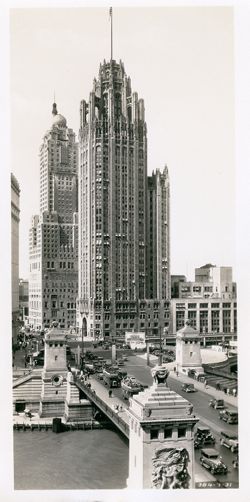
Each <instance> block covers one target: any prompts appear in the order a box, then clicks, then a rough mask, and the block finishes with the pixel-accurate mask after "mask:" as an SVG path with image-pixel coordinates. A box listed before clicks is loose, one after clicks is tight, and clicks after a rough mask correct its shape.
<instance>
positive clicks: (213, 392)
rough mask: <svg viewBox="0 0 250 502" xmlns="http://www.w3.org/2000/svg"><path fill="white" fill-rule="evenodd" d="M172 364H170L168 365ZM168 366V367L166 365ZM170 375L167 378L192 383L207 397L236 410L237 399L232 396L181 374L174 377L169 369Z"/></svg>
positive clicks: (173, 373)
mask: <svg viewBox="0 0 250 502" xmlns="http://www.w3.org/2000/svg"><path fill="white" fill-rule="evenodd" d="M170 364H172V363H170ZM166 366H168V365H166ZM169 369H170V373H169V376H170V377H171V378H174V379H175V380H180V381H181V382H182V383H193V384H194V386H195V388H196V389H197V390H201V391H202V392H205V393H206V394H208V396H209V397H210V398H211V399H213V398H215V399H223V400H224V402H225V403H227V404H228V405H230V406H235V407H236V408H237V407H238V398H237V397H234V396H232V395H231V394H229V395H228V394H225V393H224V392H223V391H222V390H217V389H215V388H214V387H210V386H209V385H206V387H205V384H204V383H202V382H198V381H197V380H194V379H193V378H190V377H188V376H186V375H183V374H182V373H179V376H177V375H176V373H175V372H174V371H173V368H169Z"/></svg>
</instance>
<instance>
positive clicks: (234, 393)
mask: <svg viewBox="0 0 250 502" xmlns="http://www.w3.org/2000/svg"><path fill="white" fill-rule="evenodd" d="M236 394H237V390H236V389H235V388H234V389H233V396H234V397H236Z"/></svg>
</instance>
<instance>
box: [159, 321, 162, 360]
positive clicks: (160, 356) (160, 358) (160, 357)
mask: <svg viewBox="0 0 250 502" xmlns="http://www.w3.org/2000/svg"><path fill="white" fill-rule="evenodd" d="M159 334H160V355H159V358H158V362H159V365H161V364H162V339H161V326H159Z"/></svg>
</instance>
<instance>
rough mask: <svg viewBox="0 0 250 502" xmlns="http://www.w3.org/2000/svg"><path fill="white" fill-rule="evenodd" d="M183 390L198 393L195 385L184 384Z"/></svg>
mask: <svg viewBox="0 0 250 502" xmlns="http://www.w3.org/2000/svg"><path fill="white" fill-rule="evenodd" d="M181 388H182V390H184V392H196V391H197V389H196V388H195V386H194V384H193V383H183V384H182V386H181Z"/></svg>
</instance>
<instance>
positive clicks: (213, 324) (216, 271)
mask: <svg viewBox="0 0 250 502" xmlns="http://www.w3.org/2000/svg"><path fill="white" fill-rule="evenodd" d="M177 289H178V293H177V294H176V297H175V298H172V300H171V328H170V332H171V333H173V334H176V332H177V331H178V330H180V329H181V328H183V327H184V325H185V323H186V321H190V323H191V326H192V327H193V328H194V329H197V330H198V332H199V333H201V334H204V335H205V334H215V333H218V334H221V335H224V334H226V335H232V337H235V336H237V294H236V283H235V282H233V279H232V267H216V266H215V265H210V264H208V265H204V266H203V267H200V268H196V269H195V281H193V282H192V281H185V280H180V281H179V282H178V287H177Z"/></svg>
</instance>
